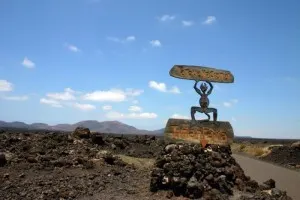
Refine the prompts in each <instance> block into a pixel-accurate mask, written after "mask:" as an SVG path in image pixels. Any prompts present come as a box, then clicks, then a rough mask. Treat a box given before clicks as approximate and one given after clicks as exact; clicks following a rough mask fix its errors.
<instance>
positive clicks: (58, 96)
mask: <svg viewBox="0 0 300 200" xmlns="http://www.w3.org/2000/svg"><path fill="white" fill-rule="evenodd" d="M74 93H75V91H74V90H72V89H71V88H66V89H65V91H64V92H62V93H48V94H47V95H46V96H47V97H49V98H51V99H55V100H62V101H69V100H75V99H76V98H75V96H74Z"/></svg>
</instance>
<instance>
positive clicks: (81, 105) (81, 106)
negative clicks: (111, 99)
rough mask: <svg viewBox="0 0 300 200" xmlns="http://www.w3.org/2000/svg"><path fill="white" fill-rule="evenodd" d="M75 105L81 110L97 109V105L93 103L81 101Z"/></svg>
mask: <svg viewBox="0 0 300 200" xmlns="http://www.w3.org/2000/svg"><path fill="white" fill-rule="evenodd" d="M73 106H74V107H75V108H77V109H79V110H82V111H90V110H95V109H96V107H95V106H94V105H91V104H80V103H74V104H73Z"/></svg>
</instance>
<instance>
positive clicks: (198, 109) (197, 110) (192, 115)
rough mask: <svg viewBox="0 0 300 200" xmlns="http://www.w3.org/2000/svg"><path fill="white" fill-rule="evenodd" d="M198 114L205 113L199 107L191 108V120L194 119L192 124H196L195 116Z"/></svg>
mask: <svg viewBox="0 0 300 200" xmlns="http://www.w3.org/2000/svg"><path fill="white" fill-rule="evenodd" d="M196 112H201V113H203V111H202V109H201V108H200V107H197V106H193V107H191V118H192V123H195V122H196V119H195V114H196Z"/></svg>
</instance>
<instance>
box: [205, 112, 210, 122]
mask: <svg viewBox="0 0 300 200" xmlns="http://www.w3.org/2000/svg"><path fill="white" fill-rule="evenodd" d="M204 114H205V115H206V116H207V117H208V119H207V120H205V121H209V120H210V115H209V114H208V113H207V112H205V113H204Z"/></svg>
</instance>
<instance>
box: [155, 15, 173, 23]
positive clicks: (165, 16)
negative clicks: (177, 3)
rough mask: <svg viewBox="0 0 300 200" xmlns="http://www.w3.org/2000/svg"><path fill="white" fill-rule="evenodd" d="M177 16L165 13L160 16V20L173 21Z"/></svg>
mask: <svg viewBox="0 0 300 200" xmlns="http://www.w3.org/2000/svg"><path fill="white" fill-rule="evenodd" d="M174 19H175V16H174V15H163V16H161V17H158V20H160V21H162V22H165V21H171V20H174Z"/></svg>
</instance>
